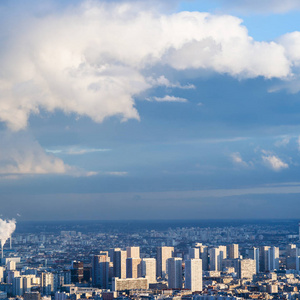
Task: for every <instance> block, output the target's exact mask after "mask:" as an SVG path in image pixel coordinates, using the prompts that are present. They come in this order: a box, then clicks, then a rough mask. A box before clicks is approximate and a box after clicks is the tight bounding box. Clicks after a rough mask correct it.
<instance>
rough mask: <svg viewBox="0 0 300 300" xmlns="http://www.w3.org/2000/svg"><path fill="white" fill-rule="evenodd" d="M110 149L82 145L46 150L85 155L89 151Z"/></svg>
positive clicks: (47, 150)
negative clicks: (83, 146) (82, 146)
mask: <svg viewBox="0 0 300 300" xmlns="http://www.w3.org/2000/svg"><path fill="white" fill-rule="evenodd" d="M107 151H110V149H95V148H80V147H71V148H63V149H46V152H48V153H53V154H68V155H83V154H88V153H95V152H107Z"/></svg>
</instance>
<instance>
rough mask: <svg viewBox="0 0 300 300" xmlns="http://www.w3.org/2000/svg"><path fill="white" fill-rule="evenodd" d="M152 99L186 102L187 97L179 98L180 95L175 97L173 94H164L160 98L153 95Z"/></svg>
mask: <svg viewBox="0 0 300 300" xmlns="http://www.w3.org/2000/svg"><path fill="white" fill-rule="evenodd" d="M153 99H154V100H155V101H156V102H182V103H184V102H188V100H187V99H185V98H180V97H175V96H169V95H166V96H164V97H162V98H160V97H153Z"/></svg>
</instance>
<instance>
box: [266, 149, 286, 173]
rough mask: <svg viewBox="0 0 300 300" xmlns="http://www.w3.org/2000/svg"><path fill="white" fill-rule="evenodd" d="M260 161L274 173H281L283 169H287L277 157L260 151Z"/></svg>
mask: <svg viewBox="0 0 300 300" xmlns="http://www.w3.org/2000/svg"><path fill="white" fill-rule="evenodd" d="M262 152H263V155H262V160H263V162H264V164H265V165H266V166H267V167H269V168H270V169H272V170H274V171H281V170H283V169H287V168H288V167H289V165H288V164H287V163H285V162H283V161H282V160H281V159H280V158H279V157H277V156H275V155H273V154H271V153H269V152H267V151H262Z"/></svg>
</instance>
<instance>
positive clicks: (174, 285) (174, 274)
mask: <svg viewBox="0 0 300 300" xmlns="http://www.w3.org/2000/svg"><path fill="white" fill-rule="evenodd" d="M167 264H168V287H169V288H170V289H181V288H182V259H181V258H180V257H172V258H169V259H168V261H167Z"/></svg>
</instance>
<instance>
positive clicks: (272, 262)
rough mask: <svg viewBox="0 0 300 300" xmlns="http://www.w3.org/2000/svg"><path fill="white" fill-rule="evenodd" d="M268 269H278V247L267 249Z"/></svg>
mask: <svg viewBox="0 0 300 300" xmlns="http://www.w3.org/2000/svg"><path fill="white" fill-rule="evenodd" d="M268 265H269V268H268V271H274V270H279V248H278V247H271V248H270V249H269V250H268Z"/></svg>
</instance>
